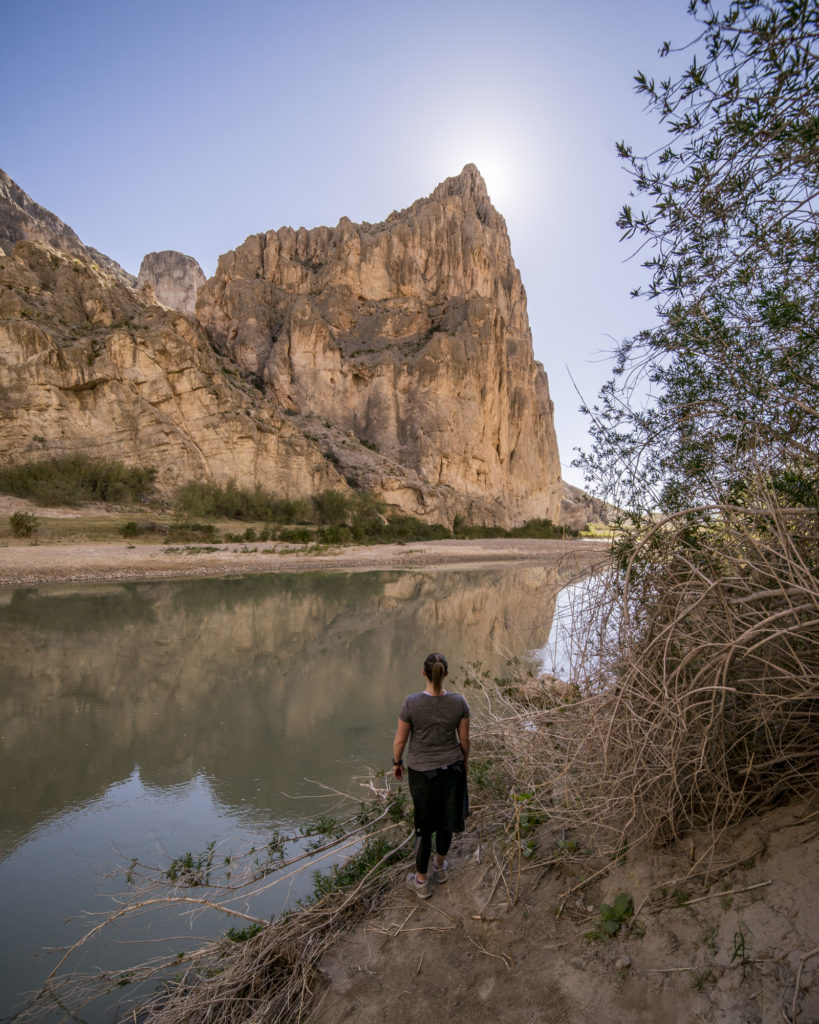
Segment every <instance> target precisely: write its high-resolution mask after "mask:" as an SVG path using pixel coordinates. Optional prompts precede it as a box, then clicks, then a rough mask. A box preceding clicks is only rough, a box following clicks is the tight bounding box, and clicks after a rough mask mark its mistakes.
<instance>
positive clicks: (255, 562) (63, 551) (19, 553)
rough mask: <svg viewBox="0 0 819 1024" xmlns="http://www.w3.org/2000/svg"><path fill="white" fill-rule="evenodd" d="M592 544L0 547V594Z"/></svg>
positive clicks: (532, 557)
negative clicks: (0, 589) (12, 589)
mask: <svg viewBox="0 0 819 1024" xmlns="http://www.w3.org/2000/svg"><path fill="white" fill-rule="evenodd" d="M606 547H607V545H606V544H605V543H601V542H597V541H577V540H574V541H560V540H507V539H500V538H499V539H491V540H441V541H423V542H417V543H408V544H379V545H373V546H371V547H358V546H351V547H337V548H324V549H319V550H318V551H315V550H310V548H309V547H305V546H302V545H294V544H289V545H288V544H273V543H254V544H219V545H196V544H189V545H184V544H179V545H168V546H165V545H159V544H151V545H148V544H128V543H126V542H124V541H123V542H122V543H108V544H88V543H84V544H31V543H29V542H25V541H15V542H12V543H9V544H7V545H6V546H5V547H0V587H19V586H32V585H35V584H38V583H67V582H72V583H77V582H89V583H91V582H98V581H100V580H154V579H172V578H175V577H186V576H233V575H243V574H246V573H272V572H316V571H324V570H344V571H347V572H351V571H359V572H362V571H374V570H378V569H405V568H417V567H418V566H470V565H476V566H477V565H484V566H485V565H490V564H498V565H502V564H508V563H516V562H517V563H520V562H532V563H543V562H551V561H554V560H555V559H558V558H563V557H567V556H569V557H573V558H577V560H578V562H584V563H585V562H586V561H593V560H594V559H595V558H597V557H603V555H604V553H605V551H606Z"/></svg>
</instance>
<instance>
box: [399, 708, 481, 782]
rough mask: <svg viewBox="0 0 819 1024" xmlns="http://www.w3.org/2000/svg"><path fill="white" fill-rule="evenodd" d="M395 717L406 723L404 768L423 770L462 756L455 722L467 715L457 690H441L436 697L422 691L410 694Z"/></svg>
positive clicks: (439, 765)
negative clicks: (408, 726) (408, 740)
mask: <svg viewBox="0 0 819 1024" xmlns="http://www.w3.org/2000/svg"><path fill="white" fill-rule="evenodd" d="M398 717H399V718H400V719H401V721H402V722H409V724H410V742H409V754H408V755H407V767H409V768H412V769H414V770H415V771H417V772H427V771H430V770H431V769H433V768H444V767H446V766H447V765H450V764H454V763H455V762H456V761H460V760H462V759H463V756H464V755H463V752H462V751H461V745H460V743H459V742H458V723H459V722H460V720H461V719H462V718H469V705H468V704H467V703H466V701H465V700H464V699H463V697H462V696H461V695H460V694H459V693H444V694H441V696H440V697H436V696H433V695H432V694H431V693H426V692H424V691H422V692H421V693H411V694H410V695H409V697H407V699H406V700H405V701H404V703H403V704H402V705H401V710H400V711H399V712H398Z"/></svg>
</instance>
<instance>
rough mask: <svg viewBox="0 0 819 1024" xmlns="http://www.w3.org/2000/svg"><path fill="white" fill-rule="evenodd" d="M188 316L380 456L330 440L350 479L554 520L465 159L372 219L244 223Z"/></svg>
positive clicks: (503, 277) (546, 435) (498, 220)
mask: <svg viewBox="0 0 819 1024" xmlns="http://www.w3.org/2000/svg"><path fill="white" fill-rule="evenodd" d="M197 316H198V317H199V319H200V321H201V322H202V324H203V325H204V326H205V328H206V329H207V331H208V334H209V335H210V337H211V339H212V341H213V344H214V346H215V347H216V348H217V350H218V351H220V352H222V353H224V354H226V355H228V356H230V358H232V359H234V360H235V361H236V363H237V364H238V365H239V366H240V367H241V368H242V370H243V371H244V372H245V373H246V374H248V375H249V376H251V377H253V378H254V379H256V380H258V381H260V382H261V384H262V385H263V386H264V388H265V389H266V390H268V391H269V392H270V393H271V394H272V395H273V396H275V399H276V401H277V402H278V403H279V404H280V405H281V406H282V407H283V408H285V409H288V410H290V411H291V412H293V413H296V414H301V415H312V416H313V418H315V419H316V420H318V421H319V422H320V423H329V424H332V425H333V427H335V428H338V429H340V430H342V431H343V432H346V433H347V434H348V435H350V436H352V437H354V438H356V439H358V440H359V441H361V442H363V443H364V445H365V446H366V447H368V448H369V449H370V450H371V451H372V450H375V451H377V452H378V453H380V454H381V455H382V456H384V457H385V458H386V460H388V463H387V465H383V464H379V463H378V462H376V461H374V460H372V459H370V460H366V462H364V463H363V464H362V460H361V459H355V460H350V459H347V458H345V452H344V449H343V447H342V448H340V449H339V448H333V453H334V456H335V457H336V458H338V459H339V460H340V463H341V465H342V471H343V472H345V475H346V476H347V477H348V479H350V480H351V482H352V483H353V484H354V485H357V486H363V487H366V488H368V489H370V490H375V491H377V492H378V493H381V494H383V495H384V496H385V497H387V498H388V500H389V499H390V498H392V500H394V501H395V503H396V504H398V505H401V506H404V507H406V508H407V509H408V511H411V512H412V513H413V514H415V515H421V516H424V515H429V514H430V513H431V512H433V514H434V513H437V514H438V515H440V513H441V511H442V510H443V512H444V515H445V518H450V519H451V517H452V516H453V515H454V514H456V513H458V512H460V513H461V514H463V515H465V516H466V517H467V518H468V519H470V520H472V521H478V522H492V523H500V524H502V525H506V526H509V525H515V524H518V523H522V522H524V521H525V520H527V519H531V518H535V517H539V516H548V517H549V518H552V519H555V520H556V519H557V517H558V514H559V509H560V494H561V481H560V463H559V458H558V450H557V441H556V438H555V433H554V427H553V421H552V402H551V399H550V397H549V387H548V381H547V378H546V374H545V372H544V370H543V367H542V366H541V365H540V364H539V363H537V362H535V360H534V357H533V354H532V339H531V332H530V330H529V323H528V317H527V311H526V293H525V291H524V288H523V285H522V283H521V278H520V274H519V273H518V270H517V268H516V267H515V264H514V261H513V259H512V255H511V248H510V242H509V236H508V234H507V231H506V224H505V222H504V220H503V217H502V216H501V215H500V214H499V213H498V212H497V211H496V210H495V209H494V207H493V206H492V204H491V202H490V200H489V197H488V195H487V192H486V186H485V184H484V181H483V179H482V178H481V176H480V174H479V172H478V170H477V168H475V167H474V166H473V165H468V166H467V167H465V168H464V170H463V171H462V173H461V174H460V175H458V176H457V177H455V178H450V179H448V180H447V181H445V182H443V183H442V184H441V185H439V186H438V188H436V189H435V191H434V192H433V193H432V195H431V196H429V197H428V198H426V199H421V200H419V201H417V202H416V203H414V204H413V205H412V206H410V207H409V208H408V209H406V210H403V211H401V212H399V213H393V214H392V215H391V216H390V217H389V218H387V220H386V221H384V222H383V223H380V224H353V223H352V222H351V221H349V220H347V219H346V218H343V219H342V220H341V221H340V222H339V224H338V226H337V227H335V228H326V227H323V228H315V229H313V230H309V231H308V230H305V229H303V228H302V229H299V230H298V231H295V230H293V229H292V228H282V229H280V230H279V231H268V232H267V233H266V234H260V235H253V236H251V237H250V238H248V239H247V240H246V241H245V242H244V244H243V245H241V246H240V247H239V248H238V249H237V250H235V251H234V252H230V253H227V254H226V255H224V256H222V257H221V258H220V260H219V266H218V269H217V272H216V274H215V276H214V277H213V278H212V279H211V280H210V281H208V282H207V283H206V284H205V286H204V287H203V288H202V290H201V291H200V293H199V299H198V302H197ZM324 441H325V443H326V444H328V445H329V446H330V447H332V438H331V437H329V436H328V437H327V438H325V439H324ZM356 454H358V453H356ZM389 463H391V464H392V465H393V466H395V465H397V466H400V467H403V468H404V470H405V471H408V473H409V474H410V477H407V476H405V477H404V478H403V479H401V478H400V476H399V477H396V474H394V473H393V472H391V471H390V468H391V467H390V465H389Z"/></svg>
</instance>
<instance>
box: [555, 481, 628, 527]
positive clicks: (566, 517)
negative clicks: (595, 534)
mask: <svg viewBox="0 0 819 1024" xmlns="http://www.w3.org/2000/svg"><path fill="white" fill-rule="evenodd" d="M616 517H617V509H616V508H615V507H614V506H613V505H610V504H609V503H608V502H606V501H603V500H602V499H601V498H595V497H594V496H593V495H591V494H587V493H586V491H584V490H581V488H579V487H573V486H572V485H571V484H568V483H566V481H565V480H564V481H563V493H562V496H561V499H560V522H561V523H563V525H564V526H570V527H571V528H572V529H573V530H586V529H588V527H589V526H590V525H591V524H592V523H599V524H602V525H604V526H608V525H609V524H611V523H613V522H614V521H615V519H616Z"/></svg>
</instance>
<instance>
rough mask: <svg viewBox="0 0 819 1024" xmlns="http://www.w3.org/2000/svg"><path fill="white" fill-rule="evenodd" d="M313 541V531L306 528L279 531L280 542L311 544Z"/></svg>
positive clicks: (299, 527)
mask: <svg viewBox="0 0 819 1024" xmlns="http://www.w3.org/2000/svg"><path fill="white" fill-rule="evenodd" d="M312 539H313V531H312V530H308V529H307V527H306V526H296V527H294V528H292V529H288V530H280V531H279V540H283V541H286V542H287V543H289V544H309V543H310V541H311V540H312Z"/></svg>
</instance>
